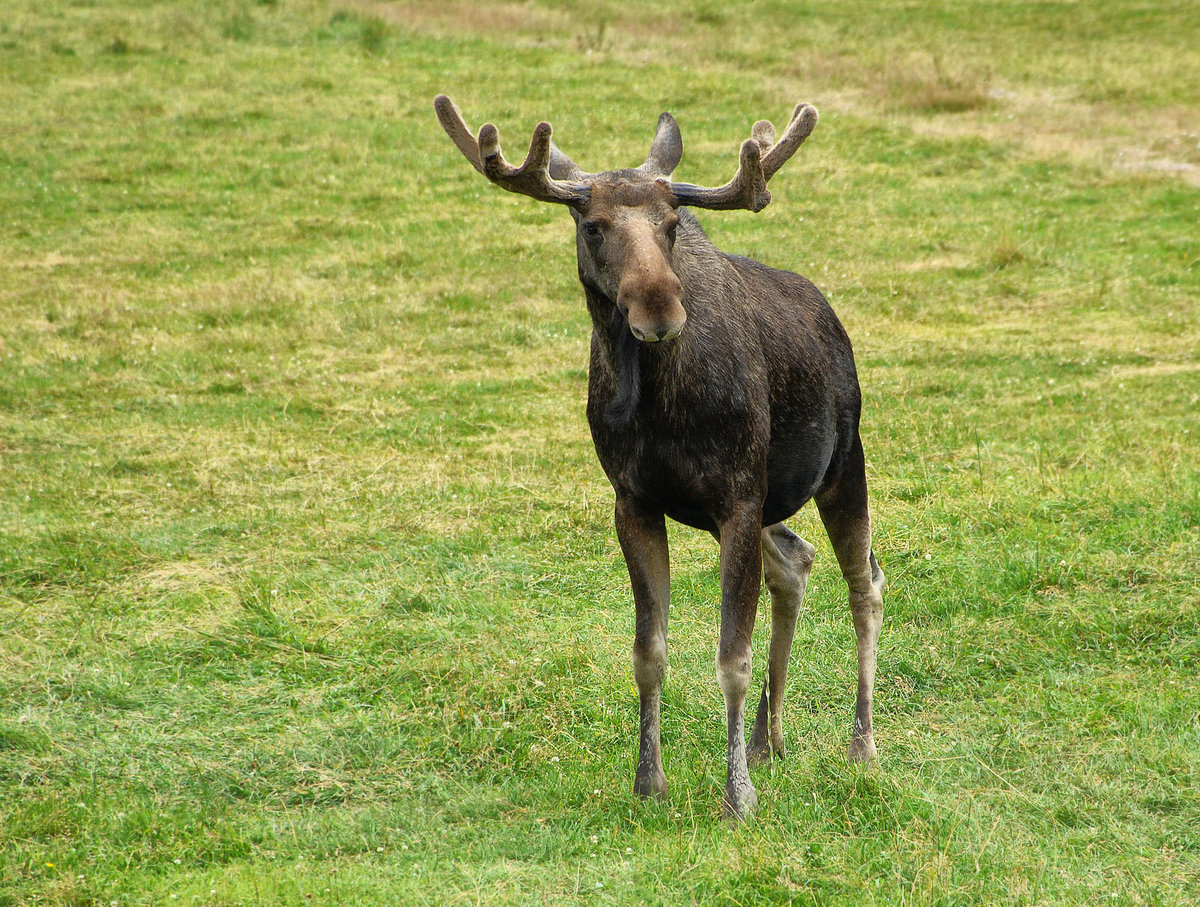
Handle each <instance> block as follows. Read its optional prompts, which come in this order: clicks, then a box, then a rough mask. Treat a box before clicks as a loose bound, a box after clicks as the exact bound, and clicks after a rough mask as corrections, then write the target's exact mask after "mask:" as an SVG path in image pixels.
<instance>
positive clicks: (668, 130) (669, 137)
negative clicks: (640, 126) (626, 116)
mask: <svg viewBox="0 0 1200 907" xmlns="http://www.w3.org/2000/svg"><path fill="white" fill-rule="evenodd" d="M682 157H683V137H682V136H681V135H680V134H679V124H678V123H676V122H675V117H673V116H671V115H670V114H669V113H664V114H663V115H662V116H660V117H659V118H658V131H657V132H655V133H654V144H652V145H651V146H650V153H649V154H648V155H646V160H645V162H644V163H643V164H642V166H640V167H638V170H639V171H641V172H642V173H644V174H646V175H647V176H650V177H666V176H670V175H671V173H672V172H673V171H674V170H675V168H676V167H678V166H679V160H680V158H682Z"/></svg>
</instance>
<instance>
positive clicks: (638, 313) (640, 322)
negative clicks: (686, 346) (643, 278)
mask: <svg viewBox="0 0 1200 907" xmlns="http://www.w3.org/2000/svg"><path fill="white" fill-rule="evenodd" d="M617 305H618V306H620V308H621V312H622V313H623V314H624V315H625V318H626V320H628V322H629V330H630V332H631V333H632V334H633V336H634V337H636V338H637V339H638V340H641V341H642V342H643V343H660V342H661V341H663V340H673V339H674V338H676V337H678V336H679V334H680V332H681V331H682V330H683V326H684V324H685V323H686V322H687V312H686V311H684V308H683V285H682V284H681V283H680V282H679V279H678V278H677V277H675V276H674V275H671V278H670V279H669V280H665V281H661V282H659V283H657V284H656V285H654V286H649V287H648V286H645V285H642V286H637V287H631V288H625V287H622V289H621V292H620V293H619V294H618V296H617Z"/></svg>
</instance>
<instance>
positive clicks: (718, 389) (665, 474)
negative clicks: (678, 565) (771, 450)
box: [588, 362, 770, 531]
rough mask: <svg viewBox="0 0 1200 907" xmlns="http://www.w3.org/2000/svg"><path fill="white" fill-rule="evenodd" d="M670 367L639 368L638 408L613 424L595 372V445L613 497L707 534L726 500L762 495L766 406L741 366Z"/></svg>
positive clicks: (592, 417) (605, 390) (647, 364)
mask: <svg viewBox="0 0 1200 907" xmlns="http://www.w3.org/2000/svg"><path fill="white" fill-rule="evenodd" d="M655 365H661V366H662V367H660V368H657V369H656V368H655V367H654V366H655ZM670 365H673V366H675V367H669V366H668V365H667V364H661V363H654V362H643V364H642V366H643V371H642V374H641V380H642V385H641V393H640V397H639V402H638V406H637V408H636V410H635V411H634V412H633V413H632V414H631V416H630V417H629V418H628V419H627V420H626V421H624V422H620V423H616V424H614V421H613V420H612V419H611V418H610V416H609V414H608V412H607V403H608V400H609V392H608V384H607V382H606V381H605V380H604V377H603V375H596V374H595V373H593V376H592V380H591V389H590V392H589V400H588V420H589V423H590V426H591V430H592V440H593V442H594V443H595V447H596V454H597V457H598V458H599V460H600V464H601V466H602V467H603V468H604V471H605V474H606V475H607V476H608V478H609V480H610V481H611V482H612V484H613V487H614V489H616V490H617V491H618V493H626V494H629V495H631V496H632V497H633V498H635V499H637V500H640V501H642V502H644V503H645V504H646V505H647V506H650V507H653V508H654V509H657V510H661V511H662V512H663V513H665V514H666V515H667V516H669V517H671V518H672V519H674V520H676V521H678V522H681V523H684V524H686V525H689V526H694V527H696V528H699V529H705V530H710V531H711V530H713V529H715V527H716V523H717V521H719V520H720V518H721V516H722V514H723V513H725V512H726V511H727V509H728V507H729V505H730V502H731V501H733V500H735V499H737V498H739V497H741V496H743V495H744V494H746V493H747V492H749V493H751V494H762V493H763V492H765V484H766V469H767V448H766V443H765V441H766V438H767V432H765V431H764V426H765V425H766V424H767V423H768V422H769V418H770V415H769V410H768V402H767V400H766V399H765V395H763V394H761V393H756V392H754V391H753V390H752V389H750V388H747V386H746V385H745V382H744V380H743V379H744V375H743V374H742V372H743V371H744V369H743V368H742V367H741V366H740V365H738V364H732V363H712V362H708V363H704V364H692V365H684V366H682V367H679V364H678V363H672V364H670ZM593 368H594V369H595V368H597V364H596V363H595V362H593Z"/></svg>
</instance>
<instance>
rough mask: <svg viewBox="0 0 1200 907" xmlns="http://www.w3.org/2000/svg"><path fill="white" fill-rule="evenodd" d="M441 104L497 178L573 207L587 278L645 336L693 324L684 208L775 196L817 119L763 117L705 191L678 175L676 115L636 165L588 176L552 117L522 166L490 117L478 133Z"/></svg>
mask: <svg viewBox="0 0 1200 907" xmlns="http://www.w3.org/2000/svg"><path fill="white" fill-rule="evenodd" d="M434 109H435V110H436V111H437V116H438V120H439V121H441V124H442V128H444V129H445V130H446V133H447V134H448V135H449V136H450V138H451V139H453V140H454V144H455V145H457V146H458V149H459V151H461V152H462V153H463V156H464V157H465V158H466V159H467V160H468V161H470V163H471V165H472V166H473V167H474V168H475V169H476V170H478V171H479V172H480V173H482V174H483V175H484V176H485V177H487V178H488V179H489V180H491V181H492V182H493V183H495V184H496V185H498V186H500V187H502V188H504V189H507V190H509V191H510V192H517V193H520V194H521V195H527V196H529V197H530V198H534V199H537V200H538V201H543V202H553V203H556V204H560V205H566V206H568V207H569V208H570V211H571V214H572V216H573V217H574V219H575V226H576V248H577V251H578V257H579V276H580V280H582V281H583V283H584V284H585V285H591V286H594V287H596V288H597V289H598V290H599V291H600V292H602V293H603V294H604V295H605V296H606V297H607V298H609V299H613V300H615V301H616V304H617V307H618V308H619V309H620V311H621V314H622V315H623V316H624V317H625V320H626V321H627V323H628V325H629V330H630V331H631V332H632V334H633V336H634V337H636V338H637V339H638V340H640V341H642V342H644V343H659V342H662V341H666V340H671V339H673V338H675V337H678V336H679V334H680V332H681V331H683V329H684V325H685V324H686V322H687V311H686V310H685V308H684V304H683V295H684V294H683V286H682V284H681V283H680V280H679V277H678V276H677V275H676V273H675V271H674V270H673V269H672V265H671V255H672V251H673V249H674V247H675V242H676V238H677V234H678V228H679V221H680V218H679V214H678V213H677V209H678V208H680V207H682V206H688V207H691V208H707V209H710V210H733V209H745V210H749V211H756V212H757V211H761V210H762V209H763V208H764V207H765V206H766V205H767V203H768V202H769V201H770V200H771V193H770V191H769V190H768V189H767V182H768V181H769V180H770V179H771V177H773V176H774V175H775V173H776V172H777V171H778V170H779V168H780V167H782V166H783V164H784V163H785V162H786V161H787V160H788V158H790V157H791V156H792V155H793V154H795V152H796V149H797V148H799V147H800V145H801V144H803V142H804V140H805V139H807V138H808V136H809V134H810V133H811V132H812V131H813V127H815V126H816V124H817V111H816V108H814V107H813V106H812V105H810V104H800V105H797V107H796V109H795V110H794V112H793V113H792V118H791V121H790V122H789V123H788V126H787V128H786V129H785V130H784V132H783V135H782V136H781V137H780V139H779V141H778V142H776V141H775V127H774V126H773V125H771V123H770V122H769V121H768V120H760V121H759V122H757V123H755V124H754V128H753V130H752V131H751V136H750V138H748V139H747V140H746V141H745V142H743V143H742V149H741V158H740V162H739V166H738V170H737V173H736V174H735V175H734V177H733V179H732V180H730V181H729V182H728V183H726V184H725V185H724V186H718V187H715V188H708V187H703V186H695V185H692V184H690V183H677V182H674V181H672V179H671V174H672V173H673V172H674V170H675V168H676V167H677V166H678V165H679V161H680V159H681V158H682V157H683V139H682V137H681V135H680V132H679V125H678V124H677V123H676V122H675V118H674V117H672V116H671V115H670V114H669V113H664V114H662V116H660V117H659V118H658V129H657V131H656V133H655V136H654V142H653V143H652V144H651V146H650V153H649V154H648V155H647V156H646V160H645V161H644V162H643V163H642V164H641V165H640V166H639V167H637V168H634V169H627V170H613V171H608V172H603V173H587V172H585V171H584V170H583V169H581V168H580V167H579V166H578V165H577V164H576V163H575V162H574V161H572V160H571V159H570V158H569V157H567V156H566V155H565V154H563V152H562V151H560V150H559V148H558V146H556V145H555V144H554V141H553V139H552V138H551V134H552V129H551V127H550V124H549V123H545V122H542V123H539V124H538V125H537V127H536V128H535V129H534V130H533V139H532V141H531V142H530V144H529V153H528V154H527V155H526V156H525V162H524V163H523V164H521V166H519V167H517V166H514V165H512V164H510V163H509V162H508V161H507V160H505V158H504V154H503V152H501V150H500V136H499V132H498V130H497V129H496V127H495V126H493V125H492V124H491V123H487V124H485V125H484V126H483V127H482V128H481V129H480V130H479V134H478V137H476V136H474V135H472V133H471V130H470V129H469V128H468V127H467V124H466V122H465V121H464V120H463V117H462V114H461V113H460V112H459V109H458V107H457V106H455V104H454V102H453V101H451V100H450V99H449V98H448V97H446V96H445V95H439V96H438V97H437V99H436V100H435V101H434Z"/></svg>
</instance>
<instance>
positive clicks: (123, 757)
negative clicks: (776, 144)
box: [0, 0, 1200, 905]
mask: <svg viewBox="0 0 1200 907" xmlns="http://www.w3.org/2000/svg"><path fill="white" fill-rule="evenodd" d="M1198 38H1200V34H1198V29H1197V23H1196V20H1195V16H1194V10H1193V9H1192V4H1190V3H1182V2H1180V3H1159V4H1154V5H1152V6H1147V5H1145V4H1136V3H1132V2H1114V3H1106V4H1103V5H1101V4H1042V3H1038V4H1029V3H1018V2H996V3H983V2H967V3H956V4H929V5H927V6H924V7H914V6H913V5H912V4H901V3H882V4H876V3H871V4H867V3H851V4H845V3H840V4H832V3H816V4H804V5H800V4H795V3H787V2H761V3H754V4H749V5H747V8H746V10H745V11H742V8H741V7H737V6H735V5H730V4H725V3H716V2H712V3H708V2H704V3H699V4H692V5H691V6H690V7H686V8H685V7H681V6H680V5H679V4H677V3H674V4H668V3H666V2H664V0H651V2H647V3H643V4H637V5H629V4H619V3H615V2H607V0H602V2H589V3H586V4H585V3H576V2H571V3H555V4H551V3H548V2H544V0H534V2H526V3H515V2H514V3H507V2H501V3H493V4H478V5H477V4H472V3H466V2H461V3H460V2H450V3H447V2H439V3H433V2H424V0H416V2H412V3H406V4H395V5H391V4H384V3H373V2H365V0H364V2H354V3H352V2H331V3H328V4H326V3H318V2H315V0H314V2H308V0H296V2H291V0H275V2H266V0H259V2H251V0H222V2H219V3H201V2H197V0H193V2H178V3H173V4H154V3H147V2H140V0H78V2H67V0H58V2H52V3H43V2H35V0H14V2H11V3H9V4H8V5H7V6H6V10H5V15H4V17H3V21H2V22H0V137H2V138H0V249H3V254H2V255H0V318H2V319H3V320H2V322H0V905H9V904H14V905H15V904H79V905H83V904H112V903H116V904H122V905H124V904H130V905H133V904H168V903H175V902H176V901H178V902H179V903H187V904H192V903H202V904H210V903H211V904H258V903H262V904H269V903H281V904H292V903H296V904H300V903H323V904H350V903H377V904H395V903H421V902H437V903H473V902H506V901H507V902H514V903H522V904H523V903H530V902H556V903H557V902H564V901H565V902H589V903H591V902H598V903H645V902H650V903H663V904H679V903H734V904H742V903H754V902H782V901H789V900H790V901H793V902H796V903H802V904H827V903H844V904H880V905H884V904H887V905H892V904H946V905H950V904H969V903H998V904H1080V905H1083V904H1087V905H1095V904H1128V905H1140V904H1165V905H1173V904H1179V905H1183V904H1190V903H1194V902H1195V901H1196V900H1197V899H1200V835H1198V833H1197V828H1198V827H1200V794H1198V791H1200V761H1198V758H1197V755H1196V753H1197V748H1198V745H1200V695H1198V694H1197V692H1196V688H1195V676H1196V671H1197V668H1198V667H1200V607H1198V605H1200V581H1198V580H1197V573H1196V564H1197V563H1198V562H1200V457H1198V456H1197V433H1198V432H1200V420H1198V419H1197V412H1200V353H1198V352H1197V350H1198V349H1200V325H1198V307H1197V299H1198V298H1200V265H1198V263H1197V262H1198V255H1200V252H1198V251H1197V228H1196V224H1197V222H1198V220H1200V170H1197V167H1198V166H1200V155H1198V153H1197V150H1196V147H1197V141H1200V139H1198V138H1197V135H1196V122H1197V113H1198V111H1200V108H1198V107H1197V106H1196V99H1195V84H1194V78H1193V74H1194V73H1195V72H1196V71H1197V69H1198V68H1200V49H1198V48H1200V40H1198ZM439 91H445V92H448V93H450V94H451V95H452V96H453V97H454V98H455V100H456V101H458V102H459V104H460V105H461V106H462V108H463V110H464V113H465V114H466V116H467V118H468V120H469V121H470V122H471V123H472V124H473V125H478V124H480V123H481V122H483V121H484V120H492V121H494V122H496V123H497V124H498V125H499V127H500V130H501V136H502V138H503V139H504V141H505V146H506V148H507V149H509V151H510V156H515V155H516V154H517V151H518V150H519V149H520V148H521V147H522V146H523V145H524V144H525V143H526V142H527V140H528V137H529V134H530V130H531V129H532V127H533V125H534V124H535V123H536V122H537V121H538V120H539V119H543V118H544V119H548V120H550V121H551V122H553V123H554V125H555V130H556V139H557V140H558V141H559V142H560V144H561V145H562V146H563V148H564V149H565V150H566V151H567V152H568V153H569V154H571V155H572V156H573V158H574V159H575V160H576V161H578V162H579V163H580V164H581V166H583V167H585V168H591V169H605V168H609V167H618V166H626V165H629V164H631V163H636V162H638V161H640V160H641V159H642V157H643V156H644V154H645V152H646V148H647V143H648V142H649V140H650V137H651V135H652V132H653V125H654V122H655V118H656V117H657V115H658V113H659V112H660V111H661V110H663V109H670V110H671V111H672V112H674V113H675V114H676V116H677V117H678V119H679V121H680V123H681V126H682V129H683V135H684V144H685V149H686V151H685V157H684V161H683V164H682V165H681V167H680V169H679V171H678V173H679V176H680V178H682V179H686V180H689V181H694V182H698V183H709V184H714V183H718V182H723V181H724V180H725V179H726V178H728V176H729V175H730V173H731V172H732V167H733V166H734V162H735V160H736V149H737V146H738V143H739V142H740V141H741V140H742V139H743V138H744V137H745V136H746V135H748V130H749V127H750V125H751V124H752V123H753V121H754V120H756V119H758V118H760V117H768V118H771V119H773V120H775V122H776V123H778V122H779V121H780V120H781V119H783V118H784V117H785V116H786V114H787V113H788V112H789V111H790V110H791V108H792V105H793V104H794V103H796V102H797V101H799V100H809V101H812V102H813V103H815V104H816V105H817V106H818V107H819V108H820V109H821V111H822V120H821V123H820V125H819V126H818V127H817V130H816V132H815V133H814V135H813V138H812V140H811V141H810V142H809V143H807V144H806V145H805V147H804V149H802V151H801V152H800V154H799V155H798V156H797V157H796V158H795V159H794V160H793V161H791V162H790V163H789V164H788V166H787V167H786V168H785V169H784V170H783V171H782V172H781V173H780V174H779V175H778V176H777V177H776V179H775V180H774V182H773V184H772V188H773V193H774V198H775V200H774V202H773V203H772V204H771V206H770V207H768V208H767V209H766V210H765V211H763V212H762V213H761V214H760V215H757V216H755V215H750V214H748V213H745V212H742V213H727V214H721V213H711V212H710V213H708V214H707V215H706V216H704V217H702V220H703V222H704V224H705V226H706V227H707V229H708V230H709V233H710V235H712V236H713V238H714V239H715V240H716V241H717V242H718V244H720V245H722V246H723V247H724V248H726V249H728V250H730V251H734V252H739V253H743V254H749V255H753V256H756V257H759V258H761V259H763V260H764V261H766V262H767V263H769V264H773V265H777V266H783V267H788V268H791V269H793V270H797V271H799V272H801V273H804V274H806V275H807V276H809V277H811V278H812V279H813V280H815V281H816V282H817V284H818V285H819V286H821V287H822V288H823V289H824V290H825V291H826V292H827V293H828V295H829V296H830V299H831V300H832V302H833V304H834V306H835V308H837V310H838V311H839V313H840V315H841V316H842V318H843V321H844V322H845V323H846V325H847V328H848V330H849V332H850V334H851V336H852V338H853V339H854V343H855V348H856V351H857V356H858V361H859V370H860V374H861V378H862V382H863V387H864V392H865V396H866V414H865V419H864V441H865V444H866V447H867V451H868V460H869V473H870V481H871V487H872V494H873V508H874V517H875V527H876V536H877V538H876V550H877V552H878V554H879V557H880V560H881V562H882V564H883V566H884V569H885V570H886V571H887V573H888V577H889V588H888V592H887V596H886V604H887V614H886V620H885V627H884V636H883V641H882V646H881V651H880V678H879V690H878V699H877V716H876V722H877V735H878V740H879V745H880V752H881V758H880V760H879V763H878V765H876V766H875V767H873V768H870V769H865V770H864V769H860V768H855V767H851V766H849V765H847V764H846V763H845V761H844V759H843V758H842V753H843V752H844V749H845V746H846V743H847V741H848V734H849V729H850V721H851V714H852V695H853V684H854V656H853V633H852V630H851V627H850V621H849V617H848V614H847V608H846V605H845V595H844V590H843V588H842V586H841V582H840V578H839V577H838V575H837V570H836V568H835V566H834V562H833V557H832V554H831V552H830V550H829V546H828V544H827V542H826V541H825V539H824V536H823V534H822V532H821V531H820V528H819V524H818V521H816V520H815V519H814V517H813V516H812V515H811V514H809V513H808V512H805V513H802V514H801V515H800V516H799V517H798V518H797V519H796V520H795V521H794V525H795V526H796V528H797V529H798V531H800V532H801V533H802V534H804V535H805V536H806V537H807V538H809V539H810V540H811V541H812V542H813V543H814V544H816V545H817V546H818V549H819V554H820V560H819V562H818V567H817V570H816V572H815V573H814V578H813V584H812V585H811V586H810V592H809V596H808V598H807V601H806V609H805V612H804V614H803V616H802V619H801V625H800V629H799V631H798V634H797V643H796V650H795V654H794V656H793V667H792V674H791V683H790V688H789V693H790V698H789V701H788V705H787V708H786V712H785V732H786V733H787V735H788V739H789V747H790V750H789V757H788V759H787V760H786V762H782V763H779V764H777V765H775V766H771V767H768V768H765V769H760V770H757V771H756V772H755V773H754V775H753V777H754V780H755V783H756V785H757V787H758V790H759V794H760V803H761V811H760V814H759V816H758V818H757V820H756V821H755V822H754V823H753V824H751V825H749V826H748V827H744V828H730V827H729V826H728V825H726V823H724V822H723V821H722V820H721V818H720V810H719V797H720V791H721V789H722V785H723V779H724V774H723V773H724V764H723V763H724V751H725V750H724V740H723V738H724V728H723V722H722V720H721V719H720V715H719V709H720V693H719V690H718V688H717V685H716V681H715V676H714V671H713V660H712V659H713V653H714V648H715V640H716V632H717V609H716V607H715V601H716V597H717V594H718V581H717V574H716V551H715V547H714V546H713V545H712V543H711V540H708V539H707V537H701V536H700V535H699V534H697V533H694V532H691V531H689V530H684V529H673V530H672V546H673V547H672V556H673V580H674V582H673V591H674V595H673V605H674V608H673V611H672V638H671V645H672V651H671V668H670V673H669V675H668V682H667V687H666V691H665V706H664V747H665V754H664V759H665V763H666V770H667V774H668V778H669V781H670V784H671V796H670V799H669V801H668V802H666V803H663V804H643V803H639V802H636V801H635V800H634V798H633V796H632V793H631V788H632V779H633V770H634V763H635V759H636V738H635V735H636V724H637V704H636V691H635V689H634V685H633V680H632V672H631V668H630V665H629V649H630V645H631V642H632V608H631V604H630V594H629V591H628V580H627V577H626V575H625V571H624V566H623V563H622V562H621V559H620V555H619V551H618V548H617V544H616V541H615V539H614V537H613V533H612V529H611V505H612V497H611V490H610V489H609V487H608V486H607V483H606V482H605V480H604V477H603V474H602V473H601V471H600V469H599V466H598V465H597V464H596V462H595V459H594V455H593V453H592V450H591V443H590V440H589V437H588V432H587V428H586V424H585V421H584V416H583V402H584V399H585V396H586V373H585V366H586V349H587V342H588V335H589V330H590V328H589V323H588V320H587V316H586V312H585V310H584V307H583V305H582V298H581V294H580V291H579V289H578V287H577V283H576V279H575V266H574V261H573V244H572V240H571V236H572V231H571V225H570V220H569V218H567V217H566V216H565V215H564V214H563V212H562V211H560V210H552V209H550V207H549V206H539V205H536V204H534V203H533V202H531V201H529V200H527V199H523V198H519V197H516V196H513V195H510V194H508V193H505V192H502V191H499V190H497V189H495V188H494V187H490V186H488V185H487V184H486V182H485V181H484V180H482V179H481V178H480V177H479V175H478V174H476V173H475V172H474V171H472V170H471V168H470V167H469V166H468V165H467V164H466V162H465V161H464V160H463V159H462V158H461V156H460V155H459V154H458V152H457V151H456V150H455V149H454V148H453V146H452V145H451V144H450V142H449V141H448V140H447V139H446V137H445V136H444V135H443V134H442V132H441V131H440V129H439V128H438V126H437V123H436V120H435V119H434V116H433V112H432V98H433V97H434V95H435V94H437V93H438V92H439ZM764 629H765V628H764ZM764 647H765V638H763V637H762V636H760V637H758V638H757V639H756V654H757V660H758V662H759V666H760V667H761V663H762V662H763V661H764Z"/></svg>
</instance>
